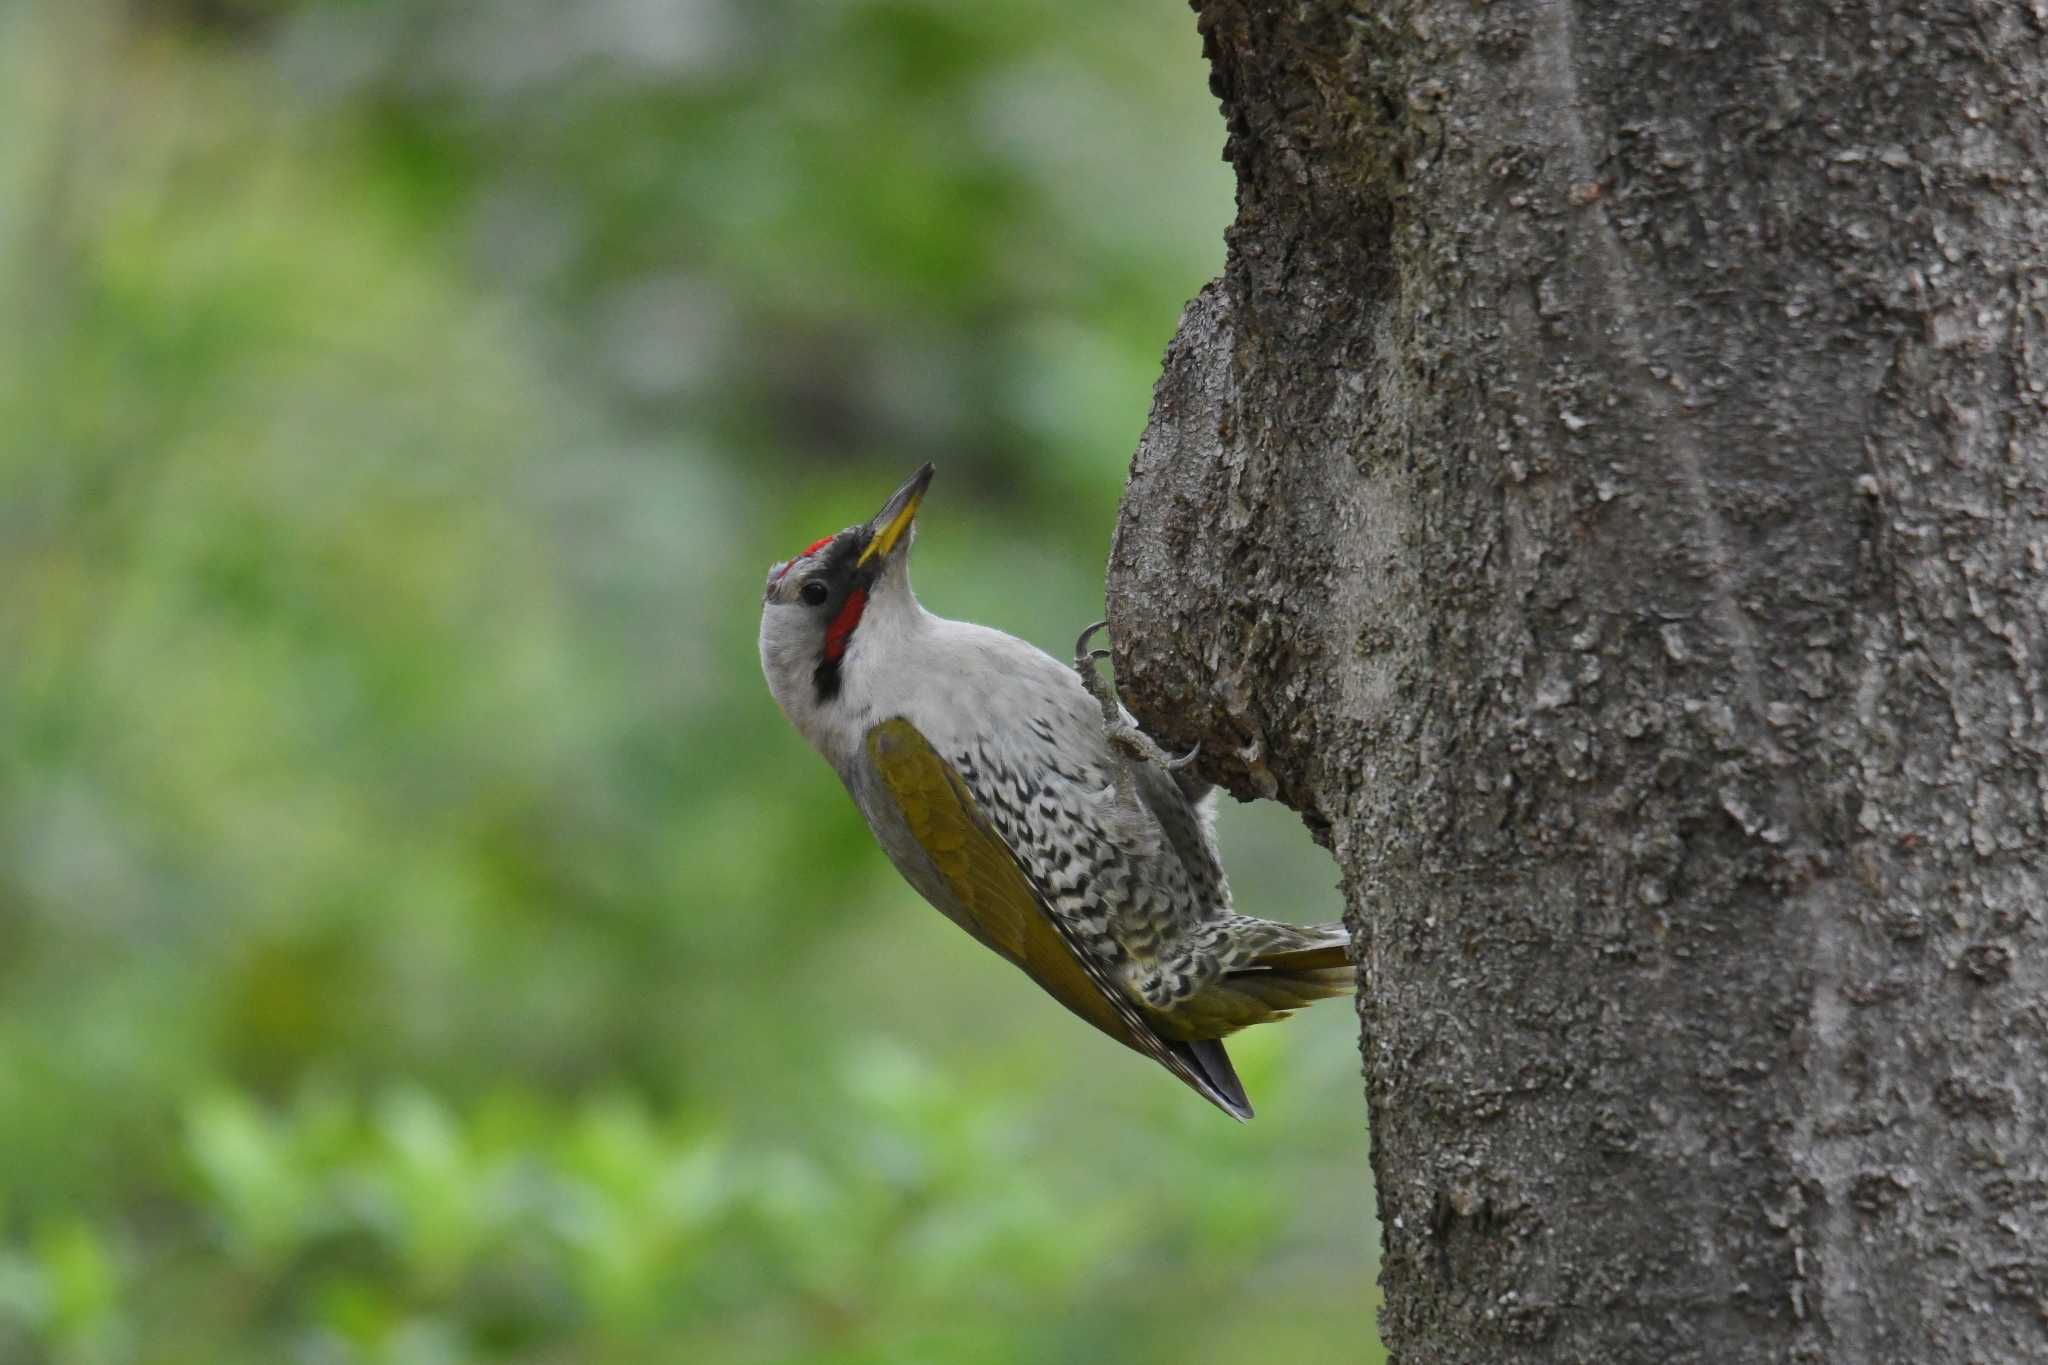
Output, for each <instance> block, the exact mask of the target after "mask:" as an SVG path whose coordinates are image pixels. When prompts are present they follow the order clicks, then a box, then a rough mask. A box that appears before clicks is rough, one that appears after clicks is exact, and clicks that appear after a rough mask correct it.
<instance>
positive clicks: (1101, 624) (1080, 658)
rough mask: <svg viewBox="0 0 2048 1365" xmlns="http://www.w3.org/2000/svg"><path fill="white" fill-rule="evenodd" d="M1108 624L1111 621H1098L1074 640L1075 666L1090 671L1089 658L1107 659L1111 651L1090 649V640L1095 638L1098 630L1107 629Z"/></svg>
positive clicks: (1083, 670)
mask: <svg viewBox="0 0 2048 1365" xmlns="http://www.w3.org/2000/svg"><path fill="white" fill-rule="evenodd" d="M1108 626H1109V622H1107V621H1097V622H1096V623H1095V624H1094V625H1092V626H1090V627H1088V629H1086V630H1084V631H1082V632H1081V637H1080V638H1079V639H1077V640H1075V641H1074V667H1076V668H1078V669H1080V670H1081V671H1082V672H1084V673H1085V672H1088V671H1089V669H1088V661H1089V660H1092V659H1106V658H1108V657H1109V651H1108V650H1106V649H1097V650H1090V649H1089V648H1088V642H1089V641H1090V640H1092V639H1094V638H1095V634H1096V632H1097V631H1100V630H1104V629H1107V628H1108Z"/></svg>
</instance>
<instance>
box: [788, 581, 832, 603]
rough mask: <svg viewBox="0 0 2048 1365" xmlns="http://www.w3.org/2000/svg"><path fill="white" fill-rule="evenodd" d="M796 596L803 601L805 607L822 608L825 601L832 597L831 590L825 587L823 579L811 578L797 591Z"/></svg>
mask: <svg viewBox="0 0 2048 1365" xmlns="http://www.w3.org/2000/svg"><path fill="white" fill-rule="evenodd" d="M796 595H797V596H798V597H800V598H802V599H803V603H804V605H805V606H807V607H822V606H824V605H825V599H826V598H828V597H830V596H831V595H832V590H831V589H830V588H828V587H826V586H825V583H824V580H823V579H818V578H813V579H812V580H811V581H810V582H808V583H806V584H804V585H803V586H802V587H801V588H799V589H797V594H796Z"/></svg>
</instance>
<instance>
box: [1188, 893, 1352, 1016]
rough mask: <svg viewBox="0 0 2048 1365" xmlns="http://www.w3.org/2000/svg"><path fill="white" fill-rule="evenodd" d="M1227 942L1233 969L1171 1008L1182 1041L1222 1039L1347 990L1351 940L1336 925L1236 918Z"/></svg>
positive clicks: (1350, 968)
mask: <svg viewBox="0 0 2048 1365" xmlns="http://www.w3.org/2000/svg"><path fill="white" fill-rule="evenodd" d="M1230 941H1231V950H1232V951H1231V953H1230V957H1231V958H1232V959H1233V965H1232V966H1231V967H1230V968H1228V969H1227V970H1226V971H1225V972H1224V973H1223V975H1222V976H1220V977H1218V978H1217V979H1216V980H1214V981H1212V982H1211V983H1209V985H1207V986H1205V987H1204V988H1203V989H1202V990H1201V991H1200V992H1199V993H1197V994H1196V995H1195V996H1193V997H1192V998H1190V999H1187V1000H1183V1001H1181V1002H1180V1003H1179V1004H1178V1005H1177V1006H1176V1007H1175V1009H1174V1012H1173V1015H1174V1017H1173V1023H1174V1024H1175V1025H1176V1026H1177V1027H1178V1028H1179V1029H1181V1030H1185V1033H1186V1036H1189V1037H1196V1038H1221V1037H1223V1036H1225V1035H1226V1034H1231V1033H1235V1032H1237V1030H1239V1029H1241V1028H1246V1027H1249V1026H1250V1025H1252V1024H1263V1023H1265V1022H1267V1021H1268V1020H1271V1019H1281V1018H1285V1017H1286V1016H1287V1015H1289V1014H1291V1013H1293V1012H1294V1011H1295V1010H1298V1009H1300V1008H1302V1007H1303V1006H1304V1005H1312V1004H1314V1003H1315V1002H1316V1001H1318V1000H1327V999H1329V998H1330V997H1332V996H1336V995H1348V994H1350V992H1351V990H1352V987H1353V984H1354V976H1353V972H1352V966H1351V938H1350V935H1349V934H1347V933H1346V932H1345V929H1344V926H1343V925H1341V924H1282V923H1279V922H1277V921H1275V920H1263V919H1253V918H1251V917H1250V916H1240V917H1238V918H1237V919H1235V920H1233V921H1231V924H1230Z"/></svg>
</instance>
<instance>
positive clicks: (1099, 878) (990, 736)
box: [761, 464, 1352, 1119]
mask: <svg viewBox="0 0 2048 1365" xmlns="http://www.w3.org/2000/svg"><path fill="white" fill-rule="evenodd" d="M931 480H932V467H931V465H929V464H927V465H925V466H924V467H923V468H921V469H919V470H918V471H917V472H916V473H915V474H913V475H911V476H910V478H909V480H908V481H906V482H905V483H904V484H903V486H902V487H900V488H898V489H897V490H896V492H895V493H894V494H893V495H891V497H890V498H889V500H888V502H886V503H885V504H883V506H882V510H881V511H880V512H879V513H877V514H876V515H875V517H874V519H873V520H872V521H869V522H866V523H863V524H860V525H855V526H849V527H847V528H846V529H845V530H843V531H841V532H839V533H838V534H837V535H832V536H826V537H824V538H823V539H821V540H818V541H815V542H813V543H812V544H811V545H809V546H807V547H806V548H805V549H804V550H803V551H802V552H801V553H799V554H797V555H796V556H795V557H794V558H792V559H788V560H784V561H782V562H781V563H778V564H776V565H774V566H773V567H772V568H770V569H769V571H768V583H767V588H766V591H765V593H764V595H763V602H762V610H761V668H762V671H763V672H764V673H765V674H766V675H767V678H768V688H769V690H770V691H771V692H772V693H774V695H775V700H776V703H777V704H778V705H779V706H781V708H782V711H783V714H784V715H786V716H787V717H788V718H789V720H790V723H791V724H793V725H794V726H795V727H796V729H797V731H798V732H799V733H800V734H802V735H803V737H804V738H805V739H806V740H808V741H809V742H810V744H811V747H813V748H814V749H816V750H817V751H818V753H819V754H820V755H822V756H823V757H824V759H825V761H826V762H827V763H829V764H831V765H832V768H833V771H835V772H837V773H838V774H839V778H840V781H842V782H843V783H845V784H846V789H847V791H848V792H850V793H851V794H852V796H853V801H854V804H855V805H856V806H858V807H859V808H860V813H861V815H862V816H863V817H865V818H866V820H867V823H868V828H869V829H870V830H872V831H873V832H874V836H875V838H876V840H877V841H878V842H879V843H880V844H881V846H882V851H883V852H884V853H886V854H887V855H888V857H889V861H890V862H892V863H894V864H895V866H896V870H897V871H898V872H900V873H902V874H903V877H904V879H905V880H906V881H908V882H909V883H910V885H911V886H912V887H913V888H915V889H916V890H917V892H918V893H919V894H920V895H922V896H923V897H924V898H925V899H926V900H927V901H930V902H931V903H932V905H934V906H935V907H937V908H938V910H939V911H940V912H941V913H943V914H944V915H945V916H946V917H947V918H948V919H951V920H952V921H953V922H954V923H955V924H958V925H959V926H960V927H961V928H962V929H965V930H966V931H967V932H968V933H970V934H972V935H973V936H974V937H975V938H976V939H978V940H979V941H980V942H981V943H982V944H983V945H985V946H986V947H989V948H991V949H993V950H994V951H995V952H997V953H998V954H1000V955H1001V956H1003V957H1004V958H1007V959H1008V960H1009V961H1010V962H1012V963H1013V964H1015V965H1016V966H1018V967H1020V968H1022V969H1023V971H1024V972H1025V974H1026V975H1028V976H1030V977H1031V979H1032V980H1034V981H1036V982H1037V983H1038V984H1039V986H1041V987H1042V988H1044V990H1045V991H1046V992H1047V993H1048V994H1049V995H1051V996H1052V997H1053V998H1054V999H1055V1000H1057V1001H1059V1002H1060V1003H1061V1004H1062V1005H1065V1006H1066V1007H1067V1008H1068V1009H1069V1010H1072V1011H1073V1012H1074V1013H1075V1014H1077V1015H1079V1016H1080V1017H1081V1018H1083V1019H1085V1020H1087V1021H1088V1022H1089V1023H1090V1024H1093V1025H1094V1026H1095V1027H1096V1028H1098V1029H1100V1030H1101V1031H1102V1032H1104V1033H1106V1034H1108V1035H1109V1036H1110V1037H1112V1038H1114V1039H1116V1040H1117V1041H1118V1042H1120V1043H1122V1044H1124V1046H1126V1047H1128V1048H1131V1049H1132V1050H1133V1051H1135V1052H1138V1053H1141V1054H1143V1055H1144V1056H1146V1057H1149V1058H1151V1059H1152V1060H1153V1061H1156V1062H1158V1063H1159V1064H1160V1065H1161V1066H1164V1067H1165V1068H1166V1069H1167V1070H1168V1071H1170V1072H1172V1073H1173V1074H1174V1075H1175V1076H1177V1077H1179V1078H1180V1079H1181V1080H1182V1081H1183V1082H1185V1083H1186V1084H1187V1085H1189V1086H1191V1087H1192V1088H1193V1089H1194V1090H1196V1091H1197V1092H1198V1093H1200V1094H1201V1095H1202V1096H1203V1097H1204V1098H1206V1099H1207V1100H1209V1101H1210V1102H1211V1103H1212V1104H1214V1105H1215V1106H1216V1107H1217V1108H1219V1109H1221V1110H1223V1111H1224V1112H1225V1113H1227V1114H1229V1115H1231V1116H1232V1117H1234V1118H1238V1119H1248V1118H1250V1117H1251V1115H1252V1106H1251V1101H1250V1100H1248V1099H1247V1098H1246V1097H1245V1092H1244V1086H1243V1085H1242V1084H1241V1083H1240V1082H1239V1081H1238V1078H1237V1072H1236V1070H1235V1069H1234V1068H1233V1067H1232V1066H1231V1064H1230V1057H1229V1054H1228V1053H1226V1052H1225V1051H1224V1050H1223V1044H1222V1042H1221V1041H1220V1040H1221V1039H1222V1038H1223V1037H1224V1036H1225V1035H1227V1034H1229V1033H1232V1032H1235V1031H1236V1030H1238V1029H1240V1028H1243V1027H1245V1026H1246V1025H1248V1024H1258V1023H1264V1022H1266V1021H1267V1020H1269V1019H1278V1018H1282V1017H1284V1016H1285V1015H1287V1014H1288V1013H1289V1012H1291V1011H1293V1010H1295V1009H1298V1008H1300V1007H1301V1006H1303V1005H1307V1004H1309V1003H1311V1002H1313V1001H1316V1000H1320V999H1325V998H1327V997H1330V996H1335V995H1341V994H1344V993H1346V992H1348V991H1349V990H1350V989H1351V985H1352V971H1351V967H1350V953H1349V941H1348V938H1347V936H1346V934H1345V931H1344V927H1343V926H1342V925H1341V924H1326V925H1296V924H1286V923H1281V922H1277V921H1273V920H1263V919H1255V918H1253V917H1251V916H1248V915H1240V914H1237V913H1235V912H1234V911H1233V910H1232V908H1231V903H1230V887H1229V884H1228V882H1227V881H1226V880H1225V879H1224V875H1223V865H1222V863H1221V861H1220V860H1219V859H1218V856H1217V851H1216V841H1215V816H1214V793H1213V792H1212V791H1211V790H1210V789H1209V788H1208V787H1207V786H1206V785H1204V784H1202V783H1200V782H1199V781H1197V780H1196V779H1194V778H1193V777H1192V776H1191V775H1189V774H1187V772H1186V771H1185V768H1184V767H1182V768H1181V769H1180V770H1179V771H1176V770H1175V765H1174V764H1173V763H1169V762H1162V761H1161V760H1162V759H1163V757H1164V756H1163V755H1162V754H1160V752H1159V751H1158V748H1157V746H1156V745H1154V744H1152V742H1151V741H1150V740H1149V739H1148V738H1146V737H1145V736H1144V735H1143V734H1142V732H1140V731H1139V730H1138V729H1137V726H1136V724H1135V722H1134V721H1132V719H1131V717H1130V715H1129V713H1128V712H1125V711H1124V710H1123V709H1122V708H1121V706H1120V705H1118V704H1117V702H1116V700H1115V695H1114V693H1112V692H1110V691H1109V690H1108V687H1107V684H1106V683H1104V682H1103V681H1102V679H1101V677H1100V675H1099V674H1098V672H1097V671H1096V667H1095V663H1096V660H1097V659H1099V658H1101V657H1103V655H1104V653H1105V651H1101V650H1090V649H1089V648H1088V642H1089V639H1090V637H1091V636H1092V635H1093V634H1094V632H1095V631H1096V630H1097V629H1099V626H1092V627H1090V628H1089V630H1088V631H1086V632H1084V633H1083V635H1082V637H1081V640H1080V641H1079V642H1078V643H1077V645H1076V648H1075V660H1074V666H1073V667H1068V666H1066V665H1064V664H1062V663H1060V662H1059V661H1058V660H1056V659H1054V658H1053V657H1052V656H1051V655H1049V654H1046V653H1045V652H1043V651H1042V650H1039V649H1038V648H1036V647H1035V646H1033V645H1030V644H1027V643H1025V642H1024V641H1022V640H1020V639H1017V638H1016V637H1015V636H1012V635H1006V634H1004V633H1003V632H1001V631H999V630H991V629H989V628H987V627H985V626H977V625H969V624H968V623H966V622H964V621H949V620H946V619H945V618H943V617H939V616H934V615H932V614H931V613H930V612H928V611H926V610H925V609H924V608H923V607H922V606H921V605H919V603H918V600H917V598H916V597H915V596H914V595H913V594H912V592H911V590H910V545H911V541H912V539H913V537H914V535H915V529H914V522H915V519H916V517H917V511H918V507H919V505H920V504H921V503H922V502H923V500H924V495H925V490H926V489H927V488H928V487H929V486H930V485H931ZM1190 757H1192V755H1190Z"/></svg>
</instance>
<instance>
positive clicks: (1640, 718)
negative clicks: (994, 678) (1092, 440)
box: [1109, 0, 2048, 1365]
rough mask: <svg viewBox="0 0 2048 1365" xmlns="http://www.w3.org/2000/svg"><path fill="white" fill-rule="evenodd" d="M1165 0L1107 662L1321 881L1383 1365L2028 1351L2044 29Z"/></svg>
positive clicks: (1428, 4)
mask: <svg viewBox="0 0 2048 1365" xmlns="http://www.w3.org/2000/svg"><path fill="white" fill-rule="evenodd" d="M1195 8H1196V9H1197V11H1198V14H1199V20H1198V24H1199V28H1200V31H1201V34H1202V37H1203V42H1204V44H1205V47H1206V51H1207V55H1208V59H1209V62H1210V64H1211V73H1212V77H1211V79H1212V85H1213V88H1214V89H1215V91H1216V93H1217V95H1218V96H1219V97H1220V98H1221V99H1222V101H1223V105H1224V111H1225V115H1226V118H1227V121H1228V127H1229V144H1228V148H1227V151H1226V156H1227V157H1228V158H1229V160H1230V161H1231V162H1233V163H1234V165H1235V167H1236V170H1237V176H1238V183H1239V191H1238V217H1237V221H1236V223H1235V225H1234V226H1233V227H1232V228H1231V230H1230V233H1229V257H1228V265H1227V268H1226V271H1225V273H1224V275H1223V276H1222V278H1221V279H1219V280H1217V281H1216V282H1214V283H1212V284H1211V285H1210V286H1208V288H1206V289H1205V290H1204V291H1203V293H1202V294H1201V295H1200V296H1199V297H1198V298H1197V299H1195V300H1194V302H1193V303H1191V304H1190V305H1189V307H1188V310H1187V313H1186V315H1185V317H1184V318H1183V320H1182V324H1181V328H1180V331H1179V334H1178V336H1177V337H1176V338H1175V340H1174V342H1173V344H1172V346H1171V348H1170V350H1169V352H1168V355H1167V359H1166V366H1165V373H1164V376H1163V377H1162V379H1161V380H1160V383H1159V386H1158V390H1157V393H1156V395H1155V399H1154V406H1153V411H1152V417H1151V421H1150V424H1149V426H1148V429H1147V431H1146V433H1145V436H1144V438H1143V442H1142V444H1141V445H1140V447H1139V449H1138V452H1137V455H1136V457H1135V459H1134V461H1133V463H1132V467H1131V477H1130V483H1129V487H1128V490H1127V493H1126V496H1125V499H1124V503H1123V508H1122V514H1121V519H1120V524H1119V527H1118V531H1117V535H1116V540H1115V544H1114V547H1113V550H1112V553H1111V563H1110V576H1109V602H1110V611H1109V614H1110V621H1111V626H1112V631H1113V634H1114V642H1115V648H1116V663H1117V665H1118V676H1119V678H1120V680H1121V686H1122V691H1123V695H1124V698H1125V700H1126V702H1127V703H1128V704H1129V705H1130V706H1131V707H1132V709H1133V710H1134V711H1135V712H1136V713H1137V715H1138V717H1139V719H1140V721H1141V722H1142V723H1143V724H1144V725H1145V726H1146V728H1147V729H1148V730H1150V731H1151V732H1152V733H1153V734H1154V735H1156V736H1157V737H1158V738H1159V739H1160V740H1161V741H1162V742H1163V743H1164V744H1165V745H1166V746H1167V747H1168V748H1169V749H1173V750H1176V751H1178V750H1180V749H1183V748H1185V747H1186V746H1188V745H1191V744H1193V743H1195V742H1197V741H1199V742H1200V743H1201V744H1202V745H1203V759H1202V762H1203V765H1204V770H1205V771H1206V772H1207V774H1208V775H1209V776H1212V777H1214V778H1216V779H1218V780H1221V781H1223V782H1224V783H1226V784H1227V785H1228V786H1229V787H1230V789H1231V790H1232V791H1234V792H1236V793H1237V794H1238V795H1240V796H1244V797H1275V798H1277V799H1279V800H1282V801H1284V802H1286V803H1287V804H1288V805H1290V806H1292V807H1293V808H1294V809H1296V810H1297V811H1299V812H1300V813H1301V815H1302V816H1303V818H1304V819H1305V820H1306V821H1307V822H1308V824H1309V826H1310V828H1311V829H1312V830H1313V831H1315V832H1316V834H1317V837H1318V838H1319V839H1320V840H1321V841H1323V842H1324V843H1326V844H1327V845H1328V847H1329V848H1330V849H1331V850H1332V851H1333V852H1334V854H1335V855H1336V858H1337V860H1338V862H1339V864H1340V865H1341V867H1342V873H1343V883H1344V890H1345V894H1346V898H1347V905H1348V914H1349V917H1350V920H1351V924H1352V927H1353V930H1354V934H1355V936H1356V938H1357V941H1358V943H1359V945H1360V947H1361V950H1362V953H1363V962H1362V964H1361V969H1360V987H1361V989H1360V995H1359V1001H1358V1008H1359V1020H1360V1026H1361V1035H1362V1051H1363V1055H1364V1061H1365V1068H1364V1069H1365V1076H1366V1096H1367V1101H1368V1108H1369V1113H1370V1120H1371V1129H1372V1163H1373V1170H1374V1174H1375V1177H1376V1182H1377V1185H1378V1191H1379V1199H1380V1217H1381V1220H1382V1224H1383V1227H1384V1238H1385V1241H1384V1268H1383V1272H1382V1282H1383V1287H1384V1290H1385V1295H1386V1306H1385V1309H1384V1311H1383V1313H1382V1318H1381V1327H1382V1331H1383V1334H1384V1337H1385V1339H1386V1341H1387V1342H1388V1344H1389V1346H1390V1347H1391V1349H1392V1351H1393V1353H1394V1356H1395V1358H1396V1359H1397V1360H1401V1361H1406V1362H1436V1361H1566V1360H1571V1361H1600V1362H1607V1361H1635V1360H1641V1361H1660V1362H1661V1361H1700V1362H1716V1363H1717V1365H1718V1363H1720V1362H1730V1361H1753V1360H1754V1361H1766V1360H1768V1361H1845V1362H1846V1361H1859V1362H1860V1361H1884V1360H1901V1361H1905V1360H1910V1361H1915V1362H1926V1361H1966V1360H1968V1361H2017V1360H2043V1359H2048V928H2044V917H2048V854H2044V847H2043V845H2044V830H2048V777H2044V757H2048V755H2044V749H2048V685H2044V672H2048V627H2044V614H2048V607H2044V604H2048V275H2044V264H2048V5H2044V4H2043V3H2042V0H2030V2H2029V3H1992V2H1991V0H1981V2H1980V3H1966V2H1961V0H1958V2H1955V3H1913V2H1909V0H1896V2H1893V0H1868V2H1867V3H1830V2H1828V0H1817V2H1816V3H1810V4H1801V5H1782V6H1752V5H1743V4H1726V3H1719V2H1718V0H1716V2H1715V3H1675V2H1673V0H1588V2H1587V3H1580V4H1568V3H1545V2H1543V0H1500V2H1499V3H1491V4H1488V3H1470V0H1455V2H1453V0H1441V2H1439V0H1387V2H1386V3H1377V2H1376V3H1371V4H1366V3H1356V4H1345V3H1340V2H1339V0H1289V2H1282V3H1267V2H1266V0H1198V2H1197V4H1196V6H1195Z"/></svg>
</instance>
